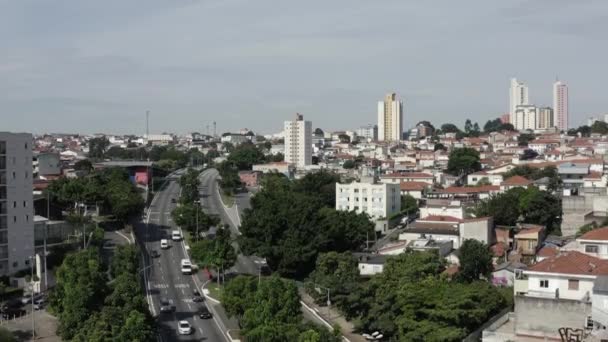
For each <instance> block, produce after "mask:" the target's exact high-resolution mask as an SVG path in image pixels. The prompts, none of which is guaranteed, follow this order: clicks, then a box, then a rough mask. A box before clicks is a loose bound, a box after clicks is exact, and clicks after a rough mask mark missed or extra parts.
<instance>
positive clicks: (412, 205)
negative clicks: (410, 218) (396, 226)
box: [401, 194, 418, 215]
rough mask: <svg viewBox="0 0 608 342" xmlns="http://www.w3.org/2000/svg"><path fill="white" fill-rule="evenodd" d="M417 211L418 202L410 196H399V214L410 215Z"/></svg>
mask: <svg viewBox="0 0 608 342" xmlns="http://www.w3.org/2000/svg"><path fill="white" fill-rule="evenodd" d="M416 211H418V200H416V199H415V198H414V197H413V196H412V195H409V194H405V195H401V212H402V213H406V214H407V215H410V214H412V213H415V212H416Z"/></svg>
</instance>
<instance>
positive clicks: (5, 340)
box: [0, 328, 17, 342]
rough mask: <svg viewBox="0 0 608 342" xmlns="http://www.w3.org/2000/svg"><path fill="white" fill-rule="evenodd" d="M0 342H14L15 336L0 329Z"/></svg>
mask: <svg viewBox="0 0 608 342" xmlns="http://www.w3.org/2000/svg"><path fill="white" fill-rule="evenodd" d="M0 341H2V342H16V341H17V340H16V339H15V336H13V334H12V333H11V332H10V331H8V330H6V329H5V328H0Z"/></svg>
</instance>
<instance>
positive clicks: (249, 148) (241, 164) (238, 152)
mask: <svg viewBox="0 0 608 342" xmlns="http://www.w3.org/2000/svg"><path fill="white" fill-rule="evenodd" d="M264 161H265V156H264V153H263V152H262V151H261V150H260V149H259V148H258V147H257V146H255V145H254V144H252V143H242V144H240V145H239V146H237V147H236V148H234V150H233V151H232V152H230V155H229V156H228V162H230V163H231V164H233V165H235V166H236V168H237V169H238V170H251V167H252V165H254V164H261V163H263V162H264Z"/></svg>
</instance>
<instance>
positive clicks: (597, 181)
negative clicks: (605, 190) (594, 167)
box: [583, 171, 606, 188]
mask: <svg viewBox="0 0 608 342" xmlns="http://www.w3.org/2000/svg"><path fill="white" fill-rule="evenodd" d="M605 186H606V179H604V176H603V174H602V173H601V172H595V171H591V172H589V174H588V175H586V176H584V177H583V187H585V188H600V187H605Z"/></svg>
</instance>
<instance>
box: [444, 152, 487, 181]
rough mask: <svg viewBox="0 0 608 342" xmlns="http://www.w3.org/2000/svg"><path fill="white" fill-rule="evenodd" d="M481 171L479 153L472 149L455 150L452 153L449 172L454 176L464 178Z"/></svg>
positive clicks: (449, 160)
mask: <svg viewBox="0 0 608 342" xmlns="http://www.w3.org/2000/svg"><path fill="white" fill-rule="evenodd" d="M479 170H481V163H480V162H479V152H477V151H476V150H474V149H472V148H468V147H464V148H455V149H453V150H452V152H450V156H449V159H448V169H447V172H448V173H450V174H451V175H454V176H464V175H468V174H469V173H473V172H476V171H479Z"/></svg>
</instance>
